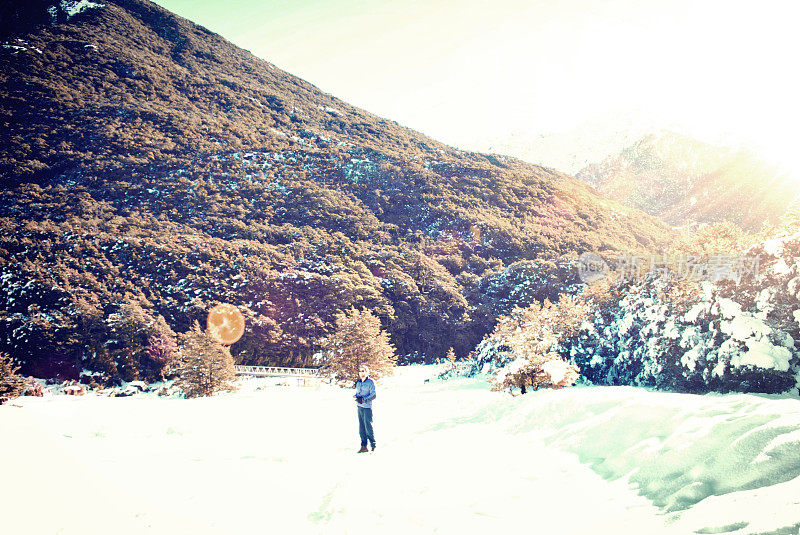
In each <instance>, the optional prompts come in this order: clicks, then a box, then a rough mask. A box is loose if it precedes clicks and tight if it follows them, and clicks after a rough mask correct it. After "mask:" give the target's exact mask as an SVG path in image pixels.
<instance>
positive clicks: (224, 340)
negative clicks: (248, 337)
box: [206, 303, 244, 346]
mask: <svg viewBox="0 0 800 535" xmlns="http://www.w3.org/2000/svg"><path fill="white" fill-rule="evenodd" d="M206 328H207V329H208V335H209V336H211V338H213V339H214V340H216V341H217V342H219V343H220V344H222V345H226V346H229V345H231V344H233V343H234V342H236V341H237V340H239V338H241V337H242V335H243V334H244V316H243V315H242V313H241V312H239V309H238V308H236V307H235V306H233V305H231V304H229V303H220V304H219V305H217V306H215V307H214V308H212V309H211V311H210V312H209V313H208V320H207V322H206Z"/></svg>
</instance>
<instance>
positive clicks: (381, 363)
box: [323, 309, 397, 381]
mask: <svg viewBox="0 0 800 535" xmlns="http://www.w3.org/2000/svg"><path fill="white" fill-rule="evenodd" d="M325 356H326V362H325V364H324V366H323V371H324V372H325V373H328V374H329V375H331V376H332V377H334V378H336V379H337V380H339V381H355V380H357V379H358V368H359V366H361V365H362V364H366V365H367V366H368V367H369V369H370V376H371V377H373V378H379V377H382V376H385V375H391V374H392V371H393V369H394V366H395V364H396V363H397V355H396V354H395V348H394V346H393V345H392V344H391V343H390V342H389V335H388V334H387V333H386V332H385V331H383V329H381V322H380V320H379V319H378V318H377V317H376V316H375V315H373V314H372V313H371V312H370V311H368V310H356V309H351V310H350V312H347V313H342V314H339V315H338V316H337V318H336V331H335V332H334V333H333V334H332V335H331V336H330V337H328V340H327V343H326V345H325Z"/></svg>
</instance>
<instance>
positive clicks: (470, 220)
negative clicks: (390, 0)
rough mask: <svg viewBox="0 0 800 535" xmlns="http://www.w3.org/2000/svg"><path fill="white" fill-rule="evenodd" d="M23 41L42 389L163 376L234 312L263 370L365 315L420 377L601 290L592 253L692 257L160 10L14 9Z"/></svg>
mask: <svg viewBox="0 0 800 535" xmlns="http://www.w3.org/2000/svg"><path fill="white" fill-rule="evenodd" d="M0 28H2V39H3V43H2V49H0V84H1V86H0V87H2V90H0V123H2V143H0V177H1V179H2V182H3V190H2V194H0V195H1V196H0V226H2V233H1V234H0V285H1V286H0V287H2V290H0V351H6V352H8V353H10V354H11V355H13V356H14V357H15V358H16V359H17V360H18V361H19V362H20V363H21V364H22V366H23V369H22V371H23V372H24V373H29V374H34V375H38V376H43V377H49V376H53V375H60V376H69V375H77V374H78V373H80V371H81V370H84V369H86V370H89V371H94V372H97V373H98V374H101V375H102V377H103V378H105V379H116V380H119V379H123V380H130V379H132V378H135V377H139V376H146V374H147V366H146V356H145V353H144V352H143V350H142V347H141V346H142V344H141V340H142V337H143V336H145V334H146V333H148V332H150V331H148V329H150V330H152V329H153V328H154V327H153V325H159V326H160V327H159V329H161V331H164V330H165V329H166V330H167V331H168V332H172V331H174V332H180V331H186V330H187V329H189V326H190V325H191V324H192V322H193V321H194V320H200V321H201V322H202V321H204V318H205V315H206V314H207V312H208V309H209V308H210V307H211V306H212V305H214V304H215V303H217V302H222V301H225V302H230V303H233V304H235V305H237V306H238V307H239V308H240V309H241V310H242V311H243V312H244V313H245V315H246V318H247V330H246V332H245V335H244V337H243V339H242V340H241V341H240V342H237V343H236V344H235V345H234V346H233V347H232V352H233V354H234V356H235V358H236V359H237V361H238V362H240V363H247V364H262V363H263V364H284V365H287V364H290V365H313V364H314V363H315V360H314V357H313V356H314V354H315V353H316V352H317V351H318V349H319V347H320V344H321V341H322V340H323V339H324V337H325V336H326V335H327V334H328V333H329V332H330V330H331V327H332V323H333V318H334V317H335V315H336V314H337V313H338V312H340V311H343V310H348V309H350V308H353V307H354V308H359V309H368V310H371V311H372V312H374V313H375V314H376V315H377V316H379V317H380V319H381V321H382V323H383V325H384V327H385V328H386V329H387V330H388V332H389V333H390V335H391V340H392V342H393V343H394V344H395V345H396V347H397V349H398V353H399V354H400V356H401V362H402V361H403V360H405V361H409V360H431V359H435V358H438V357H441V356H443V355H444V354H445V352H446V351H447V350H448V348H449V347H451V346H452V347H454V348H455V350H456V352H457V354H459V355H465V354H467V353H468V352H469V351H470V350H472V349H473V348H474V347H475V345H476V344H477V343H478V342H479V341H480V340H481V338H482V337H483V336H484V334H485V333H487V332H489V331H490V330H491V328H492V326H493V325H494V322H495V321H496V318H497V317H498V315H499V314H505V313H508V312H509V311H510V310H511V308H512V307H513V306H514V305H525V304H529V303H530V302H532V300H534V299H543V298H544V297H551V298H554V297H555V295H557V294H558V292H560V291H562V290H563V289H564V288H566V287H569V286H570V285H574V284H575V283H577V282H578V280H577V273H575V270H574V269H573V267H572V260H571V259H574V258H576V257H577V256H578V255H579V254H581V253H582V252H584V251H605V252H607V253H608V254H612V253H615V252H621V251H627V252H652V251H664V250H667V249H669V248H670V247H671V245H672V244H673V243H675V238H676V234H675V232H674V231H672V230H671V229H670V228H669V227H667V226H666V225H664V224H663V223H662V222H660V221H659V220H657V219H655V218H653V217H651V216H648V215H646V214H644V213H642V212H639V211H637V210H633V209H629V208H626V207H624V206H622V205H620V204H618V203H615V202H613V201H608V200H607V199H603V198H602V197H600V196H598V195H597V194H596V193H595V192H594V191H593V190H592V189H591V188H589V187H587V186H585V185H584V184H582V183H581V182H579V181H577V180H575V179H574V178H572V177H568V176H565V175H563V174H560V173H558V172H556V171H553V170H550V169H545V168H541V167H537V166H534V165H529V164H526V163H523V162H520V161H518V160H515V159H512V158H507V157H503V156H497V155H486V154H476V153H467V152H462V151H459V150H456V149H454V148H452V147H448V146H446V145H443V144H441V143H439V142H437V141H435V140H432V139H430V138H427V137H425V136H424V135H422V134H419V133H417V132H414V131H412V130H409V129H407V128H404V127H402V126H400V125H398V124H396V123H394V122H391V121H388V120H385V119H382V118H380V117H376V116H374V115H372V114H370V113H368V112H366V111H363V110H360V109H357V108H355V107H353V106H350V105H349V104H347V103H345V102H342V101H340V100H338V99H336V98H335V97H332V96H331V95H328V94H326V93H324V92H322V91H320V90H319V89H317V88H315V87H314V86H312V85H310V84H308V83H307V82H305V81H303V80H301V79H299V78H296V77H294V76H292V75H290V74H288V73H285V72H283V71H281V70H280V69H278V68H276V67H275V66H274V65H272V64H270V63H268V62H266V61H263V60H261V59H259V58H256V57H254V56H252V55H251V54H250V53H248V52H246V51H244V50H241V49H239V48H237V47H235V46H233V45H232V44H230V43H228V42H227V41H225V40H224V39H223V38H222V37H220V36H218V35H216V34H213V33H211V32H209V31H208V30H206V29H204V28H202V27H199V26H197V25H195V24H193V23H191V22H189V21H187V20H185V19H182V18H180V17H177V16H175V15H173V14H171V13H169V12H168V11H166V10H164V9H162V8H160V7H159V6H157V5H155V4H153V3H151V2H148V1H145V0H111V1H104V2H102V3H100V2H90V1H87V0H81V1H77V0H62V1H61V2H59V3H50V2H42V1H29V2H22V1H11V2H5V3H4V5H3V7H2V9H0ZM467 112H468V111H467V110H465V113H467ZM161 318H163V320H162V319H161ZM157 319H158V321H156V320H157ZM144 339H145V340H146V337H145V338H144Z"/></svg>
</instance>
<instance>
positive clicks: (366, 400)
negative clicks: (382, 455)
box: [353, 364, 375, 453]
mask: <svg viewBox="0 0 800 535" xmlns="http://www.w3.org/2000/svg"><path fill="white" fill-rule="evenodd" d="M358 377H359V380H358V381H356V393H355V395H354V396H353V397H354V398H356V404H357V405H358V434H359V435H360V436H361V449H360V450H358V453H364V452H366V451H369V450H367V442H369V443H370V444H371V445H372V451H375V433H374V432H373V430H372V400H373V399H375V382H374V381H373V380H372V379H370V377H369V368H367V366H365V365H364V364H362V365H361V366H360V367H359V368H358Z"/></svg>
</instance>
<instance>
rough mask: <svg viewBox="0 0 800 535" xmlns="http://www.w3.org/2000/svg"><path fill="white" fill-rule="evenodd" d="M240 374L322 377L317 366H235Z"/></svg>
mask: <svg viewBox="0 0 800 535" xmlns="http://www.w3.org/2000/svg"><path fill="white" fill-rule="evenodd" d="M234 369H235V370H236V373H237V374H238V375H255V376H256V377H309V378H313V377H322V375H321V374H320V373H319V370H318V369H317V368H281V367H278V366H234Z"/></svg>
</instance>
